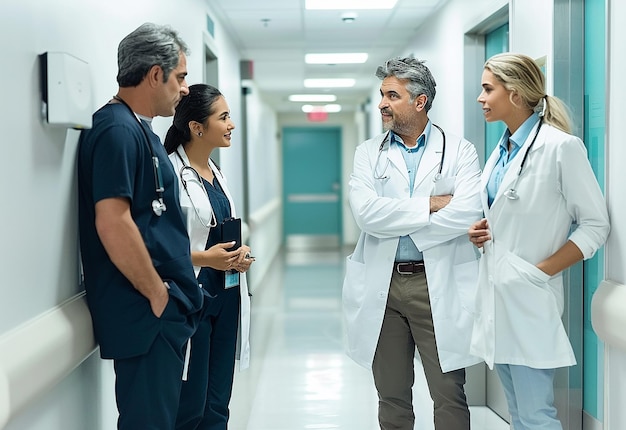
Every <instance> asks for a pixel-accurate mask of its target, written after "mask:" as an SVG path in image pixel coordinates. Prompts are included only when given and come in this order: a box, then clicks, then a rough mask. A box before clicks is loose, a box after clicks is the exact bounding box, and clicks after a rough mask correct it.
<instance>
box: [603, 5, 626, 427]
mask: <svg viewBox="0 0 626 430" xmlns="http://www.w3.org/2000/svg"><path fill="white" fill-rule="evenodd" d="M607 10H608V17H609V18H608V38H607V41H608V51H607V52H608V65H607V73H608V81H607V82H608V84H607V100H608V108H607V117H608V126H607V145H608V147H607V151H606V175H607V177H606V197H607V201H608V206H609V215H610V217H611V234H610V236H609V239H608V242H607V244H606V247H605V256H606V268H605V273H606V278H607V279H610V280H612V281H615V282H616V283H618V284H621V286H622V287H623V288H626V265H624V261H626V252H625V251H624V250H625V249H626V223H624V221H623V220H624V219H626V196H625V194H624V185H623V184H624V183H625V182H626V172H625V171H624V160H626V146H625V145H624V139H623V123H624V117H625V116H626V106H625V105H624V100H625V99H626V82H625V81H624V78H623V74H624V70H625V69H626V54H625V53H624V47H623V41H624V40H626V27H625V26H624V24H623V20H624V17H625V16H626V4H625V3H624V2H623V1H621V0H610V1H609V2H608V8H607ZM622 309H624V311H625V312H626V304H623V307H622ZM622 328H623V327H622ZM604 371H605V374H604V378H605V379H604V381H605V393H604V408H605V409H604V428H605V430H621V429H623V428H624V425H625V424H624V423H626V409H624V405H626V389H625V388H624V387H626V350H623V349H618V348H616V347H613V346H611V345H606V348H605V368H604Z"/></svg>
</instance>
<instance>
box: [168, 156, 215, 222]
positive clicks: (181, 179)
mask: <svg viewBox="0 0 626 430" xmlns="http://www.w3.org/2000/svg"><path fill="white" fill-rule="evenodd" d="M176 155H178V158H180V162H181V163H183V167H181V168H180V171H179V172H178V175H179V176H180V183H181V184H183V188H184V190H185V193H187V197H189V201H190V202H191V206H192V207H193V210H194V212H195V213H196V216H197V217H198V220H199V221H200V223H201V224H202V225H203V226H205V227H206V228H212V227H215V226H216V225H217V219H216V218H215V212H213V208H211V220H210V221H209V222H206V221H204V219H202V217H201V216H200V211H199V210H198V208H197V207H196V204H195V203H194V202H193V199H192V198H191V194H190V193H189V189H188V188H187V180H186V179H185V178H184V176H185V170H190V171H191V172H192V173H193V174H194V175H195V177H196V180H197V181H198V186H200V187H202V191H204V195H205V196H206V199H207V201H208V202H209V205H210V204H211V200H210V199H209V193H208V192H207V190H206V188H205V186H204V182H203V181H202V176H200V173H198V171H197V170H196V169H194V168H193V167H192V166H188V165H187V164H186V163H185V160H184V159H183V157H182V156H181V155H180V153H179V152H178V150H176Z"/></svg>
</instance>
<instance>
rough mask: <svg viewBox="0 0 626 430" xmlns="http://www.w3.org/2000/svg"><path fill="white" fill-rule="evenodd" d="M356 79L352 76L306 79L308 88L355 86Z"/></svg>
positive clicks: (305, 84)
mask: <svg viewBox="0 0 626 430" xmlns="http://www.w3.org/2000/svg"><path fill="white" fill-rule="evenodd" d="M354 84H356V80H355V79H352V78H341V79H305V80H304V86H305V87H306V88H347V87H353V86H354Z"/></svg>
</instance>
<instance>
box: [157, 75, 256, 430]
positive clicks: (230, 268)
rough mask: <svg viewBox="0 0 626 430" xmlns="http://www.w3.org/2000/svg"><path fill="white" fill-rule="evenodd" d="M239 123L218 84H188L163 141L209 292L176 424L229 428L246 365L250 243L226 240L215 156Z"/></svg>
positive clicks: (225, 194) (226, 212) (224, 190)
mask: <svg viewBox="0 0 626 430" xmlns="http://www.w3.org/2000/svg"><path fill="white" fill-rule="evenodd" d="M234 128H235V125H234V123H233V121H232V120H231V118H230V110H229V107H228V104H227V103H226V99H225V98H224V96H223V95H222V94H221V93H220V91H219V90H218V89H217V88H214V87H212V86H210V85H204V84H197V85H191V86H190V87H189V95H188V96H186V97H183V98H182V100H181V101H180V103H179V105H178V106H177V108H176V113H175V115H174V121H173V124H172V126H171V127H170V129H169V130H168V132H167V136H166V138H165V149H166V150H167V152H168V154H169V158H170V161H171V162H172V164H173V165H174V169H175V170H176V172H177V173H178V174H179V185H180V190H179V191H180V193H179V194H180V204H181V207H182V209H183V212H184V213H185V215H186V217H187V230H188V233H189V239H190V242H191V259H192V262H193V264H194V269H195V272H196V276H197V278H198V283H199V284H200V286H201V287H202V290H203V292H204V306H203V310H202V317H201V321H200V324H199V326H198V329H197V331H196V333H195V334H194V335H193V337H192V338H191V339H190V341H189V345H188V350H189V351H190V354H189V357H190V359H189V365H188V368H187V369H186V374H185V375H183V379H184V382H183V387H182V392H181V398H180V406H179V412H178V417H177V420H176V428H177V429H179V430H182V429H184V430H187V429H202V430H226V429H227V425H228V424H227V423H228V416H229V409H228V404H229V402H230V397H231V392H232V384H233V377H234V369H235V359H236V358H238V359H239V361H240V363H239V365H240V369H244V368H246V367H248V362H249V358H250V347H249V341H248V333H249V325H250V298H249V296H248V288H247V283H246V276H245V272H246V271H247V270H248V269H249V268H250V265H251V264H252V262H253V261H254V259H253V258H252V257H250V248H249V247H247V246H245V245H242V246H241V247H239V248H236V249H233V247H234V245H235V243H234V242H222V240H221V231H220V230H221V225H222V223H223V221H224V220H226V219H228V218H232V217H235V216H236V214H235V208H234V206H233V199H232V197H231V195H230V192H229V191H228V187H227V185H226V178H225V177H224V176H223V174H222V172H221V171H220V170H219V168H218V167H217V166H216V165H215V163H213V161H212V160H211V158H210V155H211V152H212V151H213V150H214V149H216V148H227V147H229V146H230V144H231V133H232V130H233V129H234Z"/></svg>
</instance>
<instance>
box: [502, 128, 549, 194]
mask: <svg viewBox="0 0 626 430" xmlns="http://www.w3.org/2000/svg"><path fill="white" fill-rule="evenodd" d="M542 125H543V117H540V118H539V125H538V126H537V130H536V131H535V135H534V136H533V140H531V141H530V145H528V148H527V149H526V152H524V158H522V164H520V166H519V169H517V177H516V178H515V182H513V185H512V186H511V188H509V189H508V190H506V191H505V192H504V196H505V197H506V198H507V199H509V200H519V194H517V181H519V177H520V176H521V174H522V169H523V168H524V164H526V159H527V158H528V154H529V153H530V150H531V149H532V147H533V145H534V144H535V140H537V136H538V135H539V130H541V126H542Z"/></svg>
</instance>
